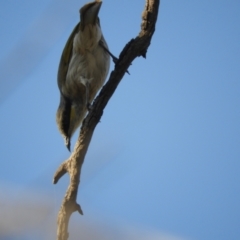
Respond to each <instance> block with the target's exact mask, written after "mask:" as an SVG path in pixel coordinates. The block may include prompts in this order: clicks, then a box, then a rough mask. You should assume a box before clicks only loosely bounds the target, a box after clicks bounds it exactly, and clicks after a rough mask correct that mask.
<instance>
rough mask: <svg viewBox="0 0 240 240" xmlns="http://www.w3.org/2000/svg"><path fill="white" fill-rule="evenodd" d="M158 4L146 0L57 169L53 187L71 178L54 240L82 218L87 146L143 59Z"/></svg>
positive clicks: (64, 238) (65, 235)
mask: <svg viewBox="0 0 240 240" xmlns="http://www.w3.org/2000/svg"><path fill="white" fill-rule="evenodd" d="M159 4H160V0H146V5H145V9H144V11H143V14H142V24H141V31H140V33H139V35H138V36H137V37H136V38H135V39H132V40H131V41H130V42H129V43H128V44H126V46H125V47H124V49H123V50H122V52H121V54H120V56H119V59H118V61H117V62H116V65H115V68H114V70H113V71H112V72H111V75H110V78H109V80H108V82H107V83H106V84H105V86H104V87H103V88H102V90H101V92H100V93H99V95H98V97H97V98H96V99H95V101H94V103H93V106H92V110H91V111H90V112H89V114H88V115H87V117H86V118H85V120H84V122H83V125H82V128H81V132H80V135H79V137H78V140H77V143H76V145H75V148H74V151H73V152H72V154H71V156H70V157H69V159H67V160H66V161H65V162H63V163H62V164H61V165H60V167H59V168H58V169H57V171H56V173H55V175H54V179H53V183H54V184H56V183H57V182H58V180H59V179H60V178H61V177H62V176H63V175H64V174H65V173H67V172H68V174H69V175H70V183H69V186H68V189H67V191H66V194H65V196H64V199H63V202H62V205H61V208H60V210H59V213H58V221H57V224H58V229H57V239H58V240H67V239H68V235H69V234H68V224H69V219H70V216H71V214H72V213H73V212H75V211H78V212H79V213H80V214H83V212H82V209H81V207H80V205H79V204H77V193H78V186H79V183H80V175H81V168H82V164H83V161H84V158H85V155H86V152H87V149H88V146H89V144H90V141H91V138H92V135H93V132H94V129H95V127H96V125H97V123H98V122H99V121H100V118H101V116H102V114H103V109H104V108H105V106H106V105H107V103H108V101H109V99H110V98H111V96H112V95H113V93H114V91H115V89H116V88H117V86H118V84H119V82H120V81H121V79H122V78H123V76H124V74H125V73H126V71H127V69H128V67H129V66H130V65H131V63H132V61H133V60H134V59H135V58H136V57H139V56H143V57H144V58H145V57H146V53H147V49H148V47H149V45H150V43H151V38H152V36H153V33H154V31H155V24H156V21H157V16H158V9H159Z"/></svg>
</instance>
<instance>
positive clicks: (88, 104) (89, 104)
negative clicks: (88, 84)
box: [87, 102, 93, 112]
mask: <svg viewBox="0 0 240 240" xmlns="http://www.w3.org/2000/svg"><path fill="white" fill-rule="evenodd" d="M92 109H93V106H92V104H91V103H89V102H88V103H87V110H88V111H89V112H90V111H91V110H92Z"/></svg>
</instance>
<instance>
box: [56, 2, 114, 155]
mask: <svg viewBox="0 0 240 240" xmlns="http://www.w3.org/2000/svg"><path fill="white" fill-rule="evenodd" d="M101 4H102V2H101V1H97V0H96V1H95V2H91V3H87V4H86V5H84V6H83V7H82V8H81V9H80V22H79V23H78V24H77V26H76V27H75V28H74V30H73V32H72V33H71V35H70V37H69V39H68V41H67V43H66V45H65V47H64V50H63V53H62V56H61V60H60V64H59V69H58V87H59V90H60V104H59V107H58V110H57V115H56V120H57V125H58V128H59V131H60V133H61V134H62V135H63V137H64V139H65V145H66V146H67V148H68V150H69V151H70V145H71V143H70V140H71V137H72V135H73V133H74V132H75V130H76V129H77V128H78V127H79V126H80V124H81V123H82V121H83V119H84V117H85V115H86V113H87V110H88V109H89V108H90V106H91V102H92V101H93V99H94V97H95V96H96V94H97V92H98V91H99V89H100V88H101V87H102V86H103V84H104V82H105V80H106V77H107V74H108V71H109V65H110V54H111V53H110V52H109V50H108V46H107V43H106V41H105V39H104V37H103V34H102V31H101V27H100V21H99V17H98V13H99V10H100V8H101Z"/></svg>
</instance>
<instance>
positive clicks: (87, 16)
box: [80, 1, 102, 30]
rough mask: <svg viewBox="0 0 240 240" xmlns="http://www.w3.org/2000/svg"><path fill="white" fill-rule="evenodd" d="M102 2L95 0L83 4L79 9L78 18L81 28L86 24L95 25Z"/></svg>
mask: <svg viewBox="0 0 240 240" xmlns="http://www.w3.org/2000/svg"><path fill="white" fill-rule="evenodd" d="M101 5H102V2H101V1H95V2H91V3H88V4H86V5H84V6H83V7H82V8H81V9H80V19H81V27H82V30H83V29H84V27H85V26H86V25H88V24H93V25H95V24H96V23H97V19H98V13H99V10H100V8H101Z"/></svg>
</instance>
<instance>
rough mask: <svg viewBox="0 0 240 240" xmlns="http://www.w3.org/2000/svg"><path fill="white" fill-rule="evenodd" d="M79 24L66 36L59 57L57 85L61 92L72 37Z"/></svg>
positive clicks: (71, 46) (70, 53)
mask: <svg viewBox="0 0 240 240" xmlns="http://www.w3.org/2000/svg"><path fill="white" fill-rule="evenodd" d="M79 24H80V22H79V23H78V24H77V25H76V27H75V28H74V29H73V31H72V33H71V35H70V37H69V38H68V40H67V43H66V45H65V47H64V49H63V52H62V56H61V59H60V63H59V67H58V76H57V81H58V87H59V89H60V92H61V94H62V91H61V86H63V85H64V84H65V81H66V76H67V71H68V66H69V63H70V60H71V56H72V48H73V39H74V36H75V35H76V34H77V32H78V31H79Z"/></svg>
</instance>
